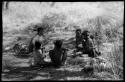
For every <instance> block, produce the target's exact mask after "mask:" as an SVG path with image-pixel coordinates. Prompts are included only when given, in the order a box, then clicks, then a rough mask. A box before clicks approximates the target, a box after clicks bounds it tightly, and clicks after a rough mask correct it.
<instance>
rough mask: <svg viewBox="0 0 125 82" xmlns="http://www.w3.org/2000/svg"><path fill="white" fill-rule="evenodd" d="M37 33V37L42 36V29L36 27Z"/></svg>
mask: <svg viewBox="0 0 125 82" xmlns="http://www.w3.org/2000/svg"><path fill="white" fill-rule="evenodd" d="M37 33H38V35H43V28H42V27H38V28H37Z"/></svg>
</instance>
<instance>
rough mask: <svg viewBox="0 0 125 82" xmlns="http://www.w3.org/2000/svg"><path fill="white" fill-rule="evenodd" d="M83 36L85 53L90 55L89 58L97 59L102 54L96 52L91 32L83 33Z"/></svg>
mask: <svg viewBox="0 0 125 82" xmlns="http://www.w3.org/2000/svg"><path fill="white" fill-rule="evenodd" d="M82 36H83V38H82V45H83V53H84V54H88V56H89V57H97V56H98V55H99V54H100V53H99V52H98V51H96V49H95V47H94V43H93V40H92V38H91V37H90V34H89V31H87V30H86V31H84V33H82Z"/></svg>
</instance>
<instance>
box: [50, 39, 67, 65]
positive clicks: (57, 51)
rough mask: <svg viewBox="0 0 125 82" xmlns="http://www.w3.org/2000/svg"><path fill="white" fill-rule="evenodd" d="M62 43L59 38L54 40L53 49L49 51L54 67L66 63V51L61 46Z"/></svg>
mask: <svg viewBox="0 0 125 82" xmlns="http://www.w3.org/2000/svg"><path fill="white" fill-rule="evenodd" d="M62 44H63V42H62V41H61V40H56V41H55V42H54V49H53V50H50V51H49V56H50V58H51V61H52V64H53V65H54V66H55V67H60V66H62V65H64V64H65V63H66V58H67V52H66V49H65V48H62Z"/></svg>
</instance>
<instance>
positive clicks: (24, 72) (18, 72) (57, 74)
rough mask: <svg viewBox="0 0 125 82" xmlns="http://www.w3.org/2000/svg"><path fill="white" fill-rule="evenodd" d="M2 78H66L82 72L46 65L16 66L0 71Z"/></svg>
mask: <svg viewBox="0 0 125 82" xmlns="http://www.w3.org/2000/svg"><path fill="white" fill-rule="evenodd" d="M2 74H3V75H2V77H3V80H4V78H6V79H13V80H14V79H15V80H22V81H24V80H25V81H29V80H60V79H62V80H66V79H67V77H79V76H82V75H83V74H82V73H81V72H80V71H69V70H66V69H65V68H64V69H61V70H60V68H54V67H46V68H41V69H40V68H31V67H16V68H10V69H9V71H8V72H3V73H2Z"/></svg>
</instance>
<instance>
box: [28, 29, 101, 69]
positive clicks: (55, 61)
mask: <svg viewBox="0 0 125 82" xmlns="http://www.w3.org/2000/svg"><path fill="white" fill-rule="evenodd" d="M43 40H44V34H43V29H42V28H38V29H37V35H36V36H35V37H33V38H32V40H31V42H30V45H29V52H33V58H34V66H43V67H46V66H55V67H60V66H62V65H65V63H66V59H67V49H66V48H63V47H62V45H63V41H62V40H55V41H54V49H53V50H50V51H49V57H50V59H51V62H45V61H44V58H45V55H43V49H44V48H43V47H42V48H41V46H42V44H43V43H42V42H43ZM81 43H82V48H79V44H81ZM76 50H77V51H82V53H83V54H88V56H89V57H95V53H98V52H97V51H96V50H95V49H94V46H93V41H92V39H91V38H90V35H89V31H84V32H83V33H81V30H80V29H77V30H76ZM98 54H99V53H98ZM31 66H32V65H31Z"/></svg>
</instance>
